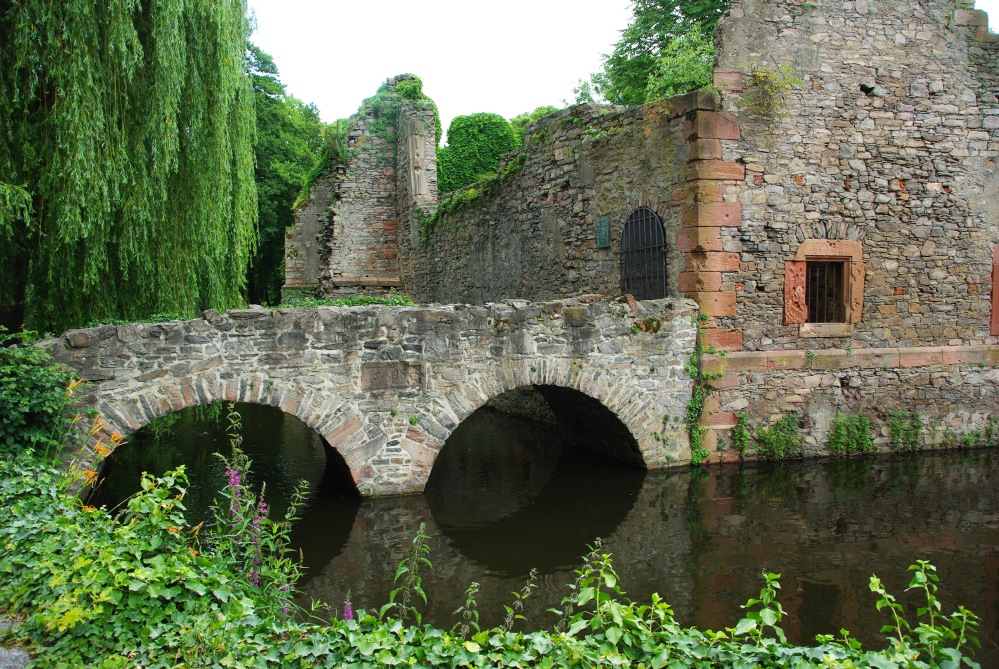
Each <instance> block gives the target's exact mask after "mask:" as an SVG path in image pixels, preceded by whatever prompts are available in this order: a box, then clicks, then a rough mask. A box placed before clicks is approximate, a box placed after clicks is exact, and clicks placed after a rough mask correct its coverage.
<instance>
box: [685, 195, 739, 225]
mask: <svg viewBox="0 0 999 669" xmlns="http://www.w3.org/2000/svg"><path fill="white" fill-rule="evenodd" d="M683 225H684V226H685V227H688V228H711V227H728V228H738V227H739V226H741V225H742V205H741V204H739V203H738V202H700V201H697V200H696V199H695V201H694V203H693V205H691V206H688V207H686V208H684V211H683Z"/></svg>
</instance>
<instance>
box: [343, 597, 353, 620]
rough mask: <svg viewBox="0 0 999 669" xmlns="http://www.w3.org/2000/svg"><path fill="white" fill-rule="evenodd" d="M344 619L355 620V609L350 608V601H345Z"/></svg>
mask: <svg viewBox="0 0 999 669" xmlns="http://www.w3.org/2000/svg"><path fill="white" fill-rule="evenodd" d="M343 619H344V620H353V619H354V609H352V608H350V600H349V599H345V600H343Z"/></svg>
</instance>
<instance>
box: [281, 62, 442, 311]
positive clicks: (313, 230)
mask: <svg viewBox="0 0 999 669" xmlns="http://www.w3.org/2000/svg"><path fill="white" fill-rule="evenodd" d="M411 76H412V75H399V76H398V77H394V78H392V79H389V80H388V82H386V85H385V87H384V88H385V90H384V91H383V90H381V89H380V91H379V93H380V95H381V96H382V98H381V102H380V103H379V104H375V105H373V104H370V101H366V103H365V104H364V105H362V107H361V109H360V111H359V112H358V113H357V114H355V116H353V117H352V118H351V120H350V127H349V128H348V130H347V135H346V142H345V147H344V150H345V153H346V160H345V161H343V162H335V163H334V164H333V165H331V167H330V169H329V170H328V171H327V172H326V173H325V174H322V175H320V177H319V178H318V179H317V180H316V183H315V184H314V185H313V187H312V188H311V190H310V194H309V199H308V200H307V201H306V202H304V203H303V204H302V205H301V206H300V207H299V208H298V210H297V211H296V213H295V225H294V227H293V228H292V229H291V230H289V231H288V233H287V236H286V237H287V238H286V243H285V285H284V292H285V294H286V296H287V295H291V294H292V293H293V292H311V293H315V294H317V295H319V296H321V297H331V296H336V295H353V294H357V293H358V292H376V293H377V292H385V291H387V290H389V289H392V288H397V287H398V286H399V285H400V282H399V270H400V240H399V215H400V212H405V211H407V210H408V208H409V207H412V206H413V205H414V203H415V204H416V205H417V206H422V207H424V208H427V209H432V208H433V204H434V203H436V196H437V167H436V142H435V141H434V120H433V112H432V110H431V109H429V108H427V107H425V106H421V105H420V104H418V103H417V102H414V101H409V100H404V99H399V98H398V97H397V96H395V95H394V87H395V85H396V84H397V83H399V82H401V81H404V80H406V79H408V78H410V77H411ZM386 91H387V92H386Z"/></svg>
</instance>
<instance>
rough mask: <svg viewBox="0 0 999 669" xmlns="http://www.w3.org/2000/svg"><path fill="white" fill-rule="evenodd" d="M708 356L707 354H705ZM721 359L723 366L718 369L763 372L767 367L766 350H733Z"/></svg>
mask: <svg viewBox="0 0 999 669" xmlns="http://www.w3.org/2000/svg"><path fill="white" fill-rule="evenodd" d="M705 357H706V356H705ZM718 357H719V358H720V359H721V368H720V369H719V370H718V371H724V372H726V373H731V372H750V371H752V372H763V371H766V370H767V369H768V367H767V352H766V351H733V352H732V353H729V354H727V355H725V356H724V357H722V356H718Z"/></svg>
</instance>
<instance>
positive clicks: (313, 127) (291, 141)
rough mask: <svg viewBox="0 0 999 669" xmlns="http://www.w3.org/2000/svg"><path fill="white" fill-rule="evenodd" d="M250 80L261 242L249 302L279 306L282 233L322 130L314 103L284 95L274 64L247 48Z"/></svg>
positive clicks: (314, 157)
mask: <svg viewBox="0 0 999 669" xmlns="http://www.w3.org/2000/svg"><path fill="white" fill-rule="evenodd" d="M248 55H249V63H248V65H249V72H250V81H251V83H252V85H253V95H254V100H255V109H256V119H257V140H256V143H255V144H254V153H255V155H256V160H257V164H256V182H257V210H258V216H259V231H260V233H259V241H258V244H257V250H256V252H255V253H254V255H253V258H252V262H251V267H250V272H249V282H248V295H249V300H250V302H253V303H266V304H278V303H279V302H280V301H281V284H282V283H283V282H284V232H285V228H287V227H288V226H290V225H292V224H293V223H294V222H295V216H294V212H293V211H292V206H293V205H294V203H295V199H296V197H297V196H298V194H299V191H300V190H301V188H302V185H303V184H304V183H305V182H306V179H307V177H308V175H309V173H310V171H311V170H312V169H313V167H314V166H315V165H316V162H317V161H318V160H319V159H320V156H321V155H322V153H323V150H324V148H326V147H325V141H324V130H325V126H324V124H323V122H322V121H321V120H319V112H318V110H317V109H316V107H315V106H314V105H311V104H309V105H307V104H305V103H303V102H302V101H301V100H299V99H298V98H296V97H294V96H292V95H288V93H287V92H286V91H285V86H284V84H283V83H281V80H280V79H279V78H278V70H277V66H276V65H275V64H274V60H273V59H272V58H271V57H270V56H269V55H268V54H267V53H265V52H263V51H261V50H260V48H258V47H257V46H255V45H253V44H251V45H250V49H249V54H248Z"/></svg>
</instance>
